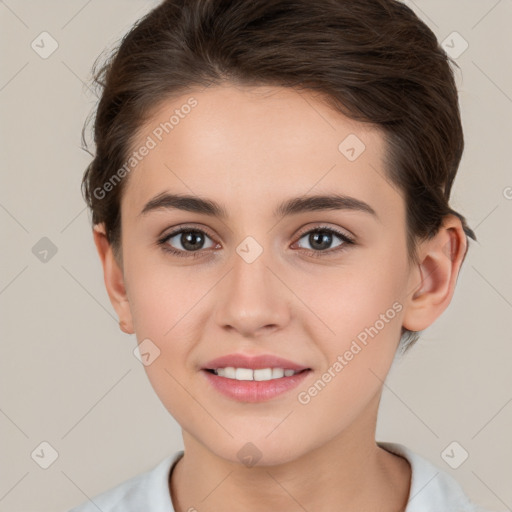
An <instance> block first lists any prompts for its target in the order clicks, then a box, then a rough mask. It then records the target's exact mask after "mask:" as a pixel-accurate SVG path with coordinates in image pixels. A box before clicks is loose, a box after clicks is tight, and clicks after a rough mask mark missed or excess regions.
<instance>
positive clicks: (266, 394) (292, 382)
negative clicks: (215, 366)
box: [201, 370, 311, 402]
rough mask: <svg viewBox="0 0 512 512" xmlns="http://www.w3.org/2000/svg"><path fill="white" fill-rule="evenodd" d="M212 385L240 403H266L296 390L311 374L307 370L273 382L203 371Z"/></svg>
mask: <svg viewBox="0 0 512 512" xmlns="http://www.w3.org/2000/svg"><path fill="white" fill-rule="evenodd" d="M201 371H202V373H203V374H204V375H205V376H206V378H207V379H208V381H209V382H210V384H211V385H212V386H213V387H214V388H215V389H216V390H217V391H219V392H220V393H222V394H223V395H225V396H227V397H229V398H232V399H233V400H237V401H239V402H266V401H267V400H271V399H272V398H274V397H276V396H279V395H282V394H283V393H286V392H287V391H290V390H292V389H293V388H296V387H297V386H298V385H299V384H300V383H301V382H302V381H303V380H304V379H305V378H306V377H307V376H308V375H309V374H310V373H311V370H306V371H303V372H301V373H296V374H295V375H291V376H290V377H281V378H280V379H272V380H259V381H258V380H236V379H228V378H227V377H220V376H219V375H215V374H214V373H211V372H209V371H206V370H201Z"/></svg>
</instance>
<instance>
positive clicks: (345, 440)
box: [170, 401, 410, 512]
mask: <svg viewBox="0 0 512 512" xmlns="http://www.w3.org/2000/svg"><path fill="white" fill-rule="evenodd" d="M374 405H375V404H374ZM376 405H377V407H373V408H370V409H369V410H368V411H366V414H365V415H364V416H365V417H361V418H359V419H358V421H357V422H356V423H357V425H356V424H353V425H351V426H350V427H349V428H348V429H346V430H344V431H343V432H342V433H340V434H339V435H338V436H336V437H335V438H333V439H332V440H330V441H328V442H327V443H325V444H323V445H322V446H319V447H317V448H315V449H313V450H310V451H308V452H306V453H304V454H302V455H301V456H300V457H298V458H296V459H294V460H292V461H290V462H286V463H283V464H277V465H272V466H259V465H255V466H252V467H246V466H244V465H242V464H237V463H234V462H231V461H228V460H226V459H224V458H221V457H219V456H217V455H216V454H214V453H212V452H211V451H210V450H209V449H208V448H207V447H205V445H204V444H202V443H200V442H198V441H197V440H196V439H195V438H193V437H192V436H191V435H189V434H188V433H187V432H186V431H184V433H183V440H184V445H185V455H184V456H183V458H182V459H181V460H180V461H179V462H178V463H177V464H176V466H175V468H174V471H173V472H172V477H171V482H170V492H171V497H172V501H173V504H174V509H175V511H176V512H188V511H195V510H200V511H201V512H203V511H204V512H220V511H225V510H226V508H229V510H232V511H244V512H252V511H263V510H284V511H286V510H290V511H291V510H300V509H301V508H302V509H303V510H315V511H317V512H328V511H332V510H365V511H368V512H370V511H373V510H375V511H377V510H378V511H379V512H384V511H386V512H387V511H388V510H389V511H390V512H391V511H392V512H401V511H404V510H405V507H406V503H407V499H408V495H409V489H410V466H409V464H408V462H407V461H406V460H405V459H403V458H401V457H398V456H396V455H394V454H391V453H389V452H387V451H385V450H384V449H382V448H380V447H379V446H378V445H377V444H376V442H375V425H376V413H377V408H378V401H377V404H376ZM226 504H229V507H226ZM383 504H386V505H385V508H383Z"/></svg>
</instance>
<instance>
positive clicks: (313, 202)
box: [139, 192, 379, 219]
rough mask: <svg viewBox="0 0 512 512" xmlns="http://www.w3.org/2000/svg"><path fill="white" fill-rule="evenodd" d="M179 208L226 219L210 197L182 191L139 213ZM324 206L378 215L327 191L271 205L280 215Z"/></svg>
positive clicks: (362, 204)
mask: <svg viewBox="0 0 512 512" xmlns="http://www.w3.org/2000/svg"><path fill="white" fill-rule="evenodd" d="M162 209H164V210H165V209H167V210H172V209H175V210H183V211H187V212H193V213H200V214H203V215H209V216H212V217H217V218H220V219H227V218H228V214H227V210H226V209H225V208H224V207H223V206H221V205H220V204H218V203H216V202H215V201H212V200H211V199H206V198H201V197H198V196H191V195H185V194H169V193H167V192H162V193H161V194H158V195H157V196H155V197H154V198H153V199H151V200H150V201H148V203H146V205H145V206H144V208H143V209H142V211H141V212H140V214H139V215H146V214H148V213H149V212H151V211H155V210H162ZM324 210H351V211H359V212H364V213H368V214H370V215H372V216H374V217H375V219H378V218H379V216H378V215H377V213H376V212H375V210H374V209H373V208H372V207H371V206H370V205H369V204H367V203H365V202H364V201H361V200H360V199H356V198H355V197H350V196H345V195H340V194H328V195H314V196H303V197H294V198H291V199H288V200H286V201H284V202H283V203H281V204H279V205H278V206H277V208H275V209H274V212H273V215H274V217H284V216H289V215H296V214H299V213H305V212H313V211H324Z"/></svg>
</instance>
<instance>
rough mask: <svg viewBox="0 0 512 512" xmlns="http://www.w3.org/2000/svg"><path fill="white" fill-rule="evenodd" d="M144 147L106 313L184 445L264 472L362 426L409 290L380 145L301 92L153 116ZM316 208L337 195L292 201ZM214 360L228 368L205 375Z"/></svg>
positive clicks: (398, 215) (129, 186) (242, 97)
mask: <svg viewBox="0 0 512 512" xmlns="http://www.w3.org/2000/svg"><path fill="white" fill-rule="evenodd" d="M191 98H193V99H191ZM185 105H190V108H188V107H184V106H185ZM173 114H175V117H174V119H173V120H172V121H171V122H172V129H171V128H169V125H167V131H168V133H166V131H165V130H164V129H162V126H166V125H165V124H164V125H162V124H161V123H165V122H169V119H170V118H171V116H172V115H173ZM148 137H149V138H151V140H152V141H153V142H154V143H155V144H153V143H148V141H149V139H148ZM160 139H161V140H160ZM144 144H148V146H154V147H151V148H150V150H149V151H148V152H147V154H146V155H145V156H144V157H143V158H142V159H141V161H140V162H139V163H138V165H137V166H136V168H135V169H134V170H133V171H132V172H131V174H130V175H129V178H128V181H127V183H126V187H125V189H124V192H123V197H122V203H121V215H122V254H123V279H124V285H125V287H126V298H127V303H126V308H127V309H126V310H123V313H122V314H123V315H124V318H125V319H127V322H128V323H129V324H130V325H132V326H133V330H134V331H135V333H136V335H137V339H138V342H139V343H144V344H145V345H142V347H145V348H146V350H143V352H144V351H145V352H147V353H148V354H149V355H148V356H146V358H147V360H148V362H150V364H148V365H147V366H145V369H146V371H147V375H148V377H149V379H150V382H151V384H152V386H153V388H154V390H155V391H156V393H157V394H158V396H159V398H160V400H161V401H162V403H163V404H164V405H165V407H166V408H167V409H168V411H169V412H170V413H171V414H172V416H173V417H174V418H175V419H176V420H177V421H178V422H179V424H180V425H181V426H182V428H183V429H184V430H185V431H186V433H187V435H189V436H190V437H191V438H194V439H195V440H197V441H198V442H199V443H201V445H203V446H204V447H206V448H208V449H209V450H210V451H211V452H212V453H214V454H216V455H218V456H221V457H223V458H225V459H227V460H231V461H234V462H236V461H238V460H240V453H239V452H240V450H241V448H243V447H244V446H245V445H246V443H247V442H251V443H253V445H255V446H256V447H257V449H258V450H259V452H261V454H263V457H264V460H265V462H266V463H269V464H275V463H280V462H287V461H290V460H293V459H295V458H297V457H299V456H301V455H303V454H306V453H307V452H309V451H311V450H313V449H315V448H318V447H320V446H321V445H323V444H325V443H326V442H328V441H330V440H332V439H334V438H336V437H337V436H340V435H343V433H344V432H348V431H350V430H354V429H355V428H356V426H358V425H359V424H360V422H362V421H363V418H367V417H368V413H369V411H371V412H372V414H373V412H375V413H376V403H377V402H376V397H378V396H379V394H380V392H381V389H382V381H383V380H384V379H385V376H386V374H387V373H388V371H389V368H390V366H391V363H392V361H393V358H394V355H395V352H396V349H397V346H398V342H399V338H400V331H401V327H402V324H403V321H402V320H403V315H404V312H405V301H406V300H407V297H408V295H407V294H408V293H409V292H410V291H411V283H412V281H411V274H410V273H409V272H408V266H407V252H406V230H405V207H404V200H403V197H402V195H401V194H400V193H399V192H398V191H397V190H396V189H395V188H393V187H392V186H391V185H390V183H389V182H388V181H387V180H386V179H385V170H384V163H383V158H384V151H385V147H384V142H383V137H382V134H381V133H380V132H379V131H378V130H377V129H375V128H372V127H370V126H369V125H364V124H361V123H357V122H355V121H352V120H349V119H347V118H345V117H344V116H342V115H341V114H340V113H338V112H335V111H333V110H331V109H330V108H329V107H327V106H326V105H325V104H323V103H322V102H320V101H319V100H318V99H317V98H315V96H314V95H313V94H312V93H308V94H306V93H304V92H301V93H298V92H296V91H294V90H292V89H287V88H269V87H255V88H246V87H243V88H242V87H235V86H232V85H230V86H217V87H211V88H209V89H206V90H197V91H194V92H193V93H190V94H184V95H183V96H181V97H180V98H175V99H173V100H172V101H169V102H167V103H165V104H163V105H161V106H160V107H159V108H158V110H157V111H156V112H155V113H154V115H152V117H151V120H150V121H149V122H148V123H147V125H145V126H144V128H143V129H142V130H141V132H140V133H139V135H138V137H137V141H136V143H135V144H134V149H136V148H140V147H141V146H143V145H144ZM363 144H364V146H363ZM165 194H172V195H189V196H193V198H195V199H196V200H198V199H202V200H206V201H210V202H214V203H216V205H218V206H219V210H221V211H222V212H223V213H224V216H221V215H213V214H212V212H211V211H209V210H208V209H207V208H206V207H203V208H202V209H201V208H199V209H198V208H197V205H198V204H200V203H198V202H197V201H196V203H195V206H196V208H194V204H193V202H192V201H189V202H188V203H187V202H184V201H182V202H181V203H180V204H178V203H177V202H176V201H175V200H174V201H173V200H171V199H170V198H167V199H165V198H164V199H162V198H163V197H164V195H165ZM333 195H337V196H339V197H342V196H345V198H352V199H350V200H347V201H345V202H344V203H343V202H341V201H338V202H337V203H334V201H333V200H332V199H331V202H330V203H329V202H328V201H327V200H325V199H324V200H321V199H318V200H317V202H316V203H315V202H311V200H310V199H311V198H312V197H313V196H333ZM155 198H158V199H159V200H157V201H154V200H155ZM295 198H297V199H298V200H297V201H295V203H289V201H291V200H292V199H295ZM308 199H309V201H308ZM286 204H288V206H290V205H291V206H292V207H291V208H288V209H287V211H286V212H284V211H283V210H281V211H280V212H279V213H276V211H277V209H278V208H279V207H280V206H281V205H286ZM315 205H316V206H317V208H315ZM329 205H330V207H329V208H327V206H329ZM180 206H181V207H180ZM357 206H358V207H357ZM144 210H145V211H144ZM143 211H144V213H143ZM229 355H232V356H239V357H243V356H246V359H239V360H237V359H232V360H227V361H221V362H218V363H213V364H211V363H210V362H211V361H212V360H214V359H216V358H219V357H222V356H229ZM262 355H263V356H273V357H275V358H282V359H284V360H286V362H284V361H280V360H272V359H260V360H256V359H252V358H253V357H256V356H262ZM214 366H218V367H224V368H225V367H238V368H247V370H249V372H248V371H247V370H240V371H237V370H224V371H225V372H227V373H225V374H224V375H225V376H222V370H220V373H221V375H214V374H213V373H212V372H211V371H208V369H209V370H213V369H214V368H213V367H214ZM280 367H282V369H283V370H284V369H285V368H287V367H288V369H294V368H295V371H298V370H302V369H304V371H302V372H301V373H298V374H294V375H293V376H282V377H281V376H280V375H281V371H280V370H279V368H280ZM264 368H270V370H263V369H264ZM251 369H253V370H254V369H256V371H253V372H251V371H250V370H251ZM258 369H259V370H260V372H257V370H258ZM272 369H273V370H272ZM230 372H232V373H230ZM237 372H238V373H237ZM287 373H290V372H287ZM233 374H234V375H233ZM226 375H228V376H226ZM229 375H230V376H231V377H233V376H235V377H238V378H239V379H245V378H255V376H257V378H258V379H259V378H268V377H269V376H275V377H276V378H275V379H272V380H270V381H259V380H257V381H245V380H237V379H236V378H235V379H233V378H230V377H229ZM243 449H245V450H249V448H247V446H245V447H244V448H243ZM251 449H252V448H251ZM242 453H243V451H242Z"/></svg>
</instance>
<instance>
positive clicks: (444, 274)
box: [403, 215, 467, 331]
mask: <svg viewBox="0 0 512 512" xmlns="http://www.w3.org/2000/svg"><path fill="white" fill-rule="evenodd" d="M466 247H467V239H466V235H465V233H464V230H463V228H462V224H461V222H460V220H459V219H458V217H456V216H454V215H449V216H447V217H446V219H445V221H444V223H443V225H442V227H441V228H440V229H439V231H438V233H437V234H436V235H435V236H434V237H433V238H432V239H430V240H428V241H426V242H424V243H423V244H422V245H421V247H420V250H419V256H420V263H419V265H418V267H417V271H416V272H414V273H412V274H411V281H410V282H409V288H408V289H409V290H411V289H412V291H411V292H410V295H409V297H407V298H406V300H405V302H406V304H407V307H406V312H405V314H404V317H403V326H404V327H405V328H407V329H409V330H411V331H422V330H424V329H426V328H427V327H429V326H430V325H431V324H432V323H433V322H434V321H435V320H436V319H437V318H438V317H439V316H440V315H441V314H442V312H443V311H444V310H445V309H446V308H447V307H448V305H449V304H450V302H451V299H452V297H453V294H454V291H455V285H456V282H457V277H458V274H459V270H460V267H461V265H462V262H463V260H464V257H465V254H466Z"/></svg>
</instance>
